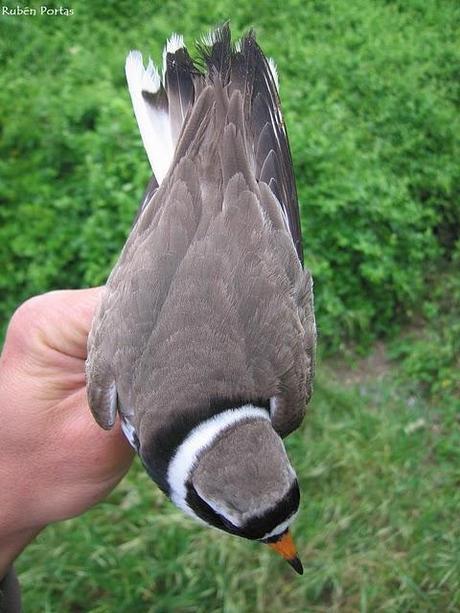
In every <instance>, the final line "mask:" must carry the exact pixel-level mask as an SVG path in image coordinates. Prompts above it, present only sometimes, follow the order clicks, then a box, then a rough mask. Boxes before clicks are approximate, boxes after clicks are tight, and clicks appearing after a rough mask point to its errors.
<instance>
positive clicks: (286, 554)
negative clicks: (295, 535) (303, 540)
mask: <svg viewBox="0 0 460 613" xmlns="http://www.w3.org/2000/svg"><path fill="white" fill-rule="evenodd" d="M267 544H268V545H269V546H270V547H271V548H272V549H274V550H275V551H277V552H278V553H279V554H280V556H282V557H283V558H284V559H285V560H286V561H287V562H289V564H290V565H291V566H292V568H293V569H294V570H295V571H296V572H297V573H299V575H302V574H303V567H302V562H301V561H300V560H299V558H298V556H297V549H296V547H295V545H294V541H293V540H292V536H291V533H290V532H289V530H286V532H284V533H283V534H282V535H281V536H280V538H279V539H278V540H277V541H273V542H271V543H267Z"/></svg>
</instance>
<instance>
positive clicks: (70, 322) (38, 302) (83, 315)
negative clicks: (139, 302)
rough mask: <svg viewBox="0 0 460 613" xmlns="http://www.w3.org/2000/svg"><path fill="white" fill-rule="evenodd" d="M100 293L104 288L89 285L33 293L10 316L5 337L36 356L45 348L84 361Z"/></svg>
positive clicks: (100, 296)
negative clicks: (34, 294) (35, 294)
mask: <svg viewBox="0 0 460 613" xmlns="http://www.w3.org/2000/svg"><path fill="white" fill-rule="evenodd" d="M103 293H104V287H93V288H89V289H78V290H58V291H53V292H48V293H46V294H41V295H40V296H35V297H33V298H31V299H29V300H27V301H26V302H24V304H22V305H21V306H20V307H19V308H18V309H17V311H16V312H15V314H14V315H13V318H12V320H11V322H10V326H9V329H8V334H7V340H8V339H9V340H10V341H13V345H14V346H16V347H17V348H22V350H23V351H27V352H28V353H29V354H30V353H31V352H37V353H38V355H37V357H39V356H40V354H41V351H42V350H43V349H44V348H46V349H52V350H55V351H57V352H59V353H61V354H64V355H65V356H68V357H74V358H79V359H82V360H84V359H86V354H87V350H86V345H87V341H88V334H89V331H90V329H91V322H92V320H93V317H94V313H95V311H96V308H97V306H98V304H99V302H100V300H101V299H102V296H103ZM10 344H11V343H10Z"/></svg>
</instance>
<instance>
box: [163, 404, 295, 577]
mask: <svg viewBox="0 0 460 613" xmlns="http://www.w3.org/2000/svg"><path fill="white" fill-rule="evenodd" d="M167 478H168V484H169V489H170V491H169V495H170V498H171V500H172V501H173V502H174V503H175V504H176V505H177V506H178V507H179V508H181V509H182V510H183V511H185V512H186V513H187V514H189V515H191V516H193V517H195V518H196V519H198V520H201V521H203V522H205V523H206V524H208V525H210V526H214V527H216V528H219V529H221V530H224V531H226V532H229V533H231V534H235V535H237V536H241V537H243V538H247V539H252V540H259V541H261V542H263V543H266V544H268V545H270V546H271V547H272V548H273V549H275V550H276V551H277V552H278V553H280V554H281V555H282V556H283V557H284V558H285V559H286V560H287V561H288V562H289V563H290V564H291V566H293V568H294V569H295V570H296V571H297V572H298V573H300V574H301V573H302V564H301V563H300V560H299V559H298V557H297V553H296V549H295V546H294V543H293V541H292V538H291V535H290V532H289V525H290V524H291V522H292V521H293V519H294V517H295V515H296V513H297V510H298V507H299V487H298V484H297V479H296V475H295V472H294V470H293V469H292V467H291V465H290V463H289V460H288V457H287V455H286V451H285V448H284V445H283V442H282V440H281V438H280V437H279V436H278V434H277V433H276V432H275V431H274V429H273V427H272V425H271V422H270V419H269V415H268V412H267V411H266V410H265V409H260V408H256V407H254V406H252V405H246V406H243V407H240V408H238V409H231V410H227V411H224V412H223V413H220V414H218V415H216V416H215V417H212V418H211V419H208V420H206V421H204V422H203V423H201V424H200V425H199V426H197V427H196V428H195V429H193V430H192V431H191V432H190V434H189V435H188V436H187V437H186V438H185V440H184V441H183V442H182V443H181V444H180V445H179V447H178V449H177V450H176V453H175V455H174V456H173V458H172V460H171V462H170V465H169V468H168V475H167Z"/></svg>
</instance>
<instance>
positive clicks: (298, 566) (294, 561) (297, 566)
mask: <svg viewBox="0 0 460 613" xmlns="http://www.w3.org/2000/svg"><path fill="white" fill-rule="evenodd" d="M288 562H289V564H290V565H291V566H292V568H293V569H294V570H295V572H296V573H298V574H299V575H303V566H302V562H301V561H300V560H299V558H298V557H297V556H296V557H295V558H291V559H290V560H288Z"/></svg>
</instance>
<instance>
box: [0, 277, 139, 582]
mask: <svg viewBox="0 0 460 613" xmlns="http://www.w3.org/2000/svg"><path fill="white" fill-rule="evenodd" d="M102 291H103V290H102V288H93V289H86V290H64V291H56V292H50V293H48V294H43V295H41V296H37V297H35V298H32V299H30V300H28V301H27V302H25V303H24V304H23V305H22V306H20V307H19V309H18V310H17V311H16V313H15V314H14V315H13V317H12V319H11V322H10V325H9V328H8V331H7V335H6V340H5V344H4V347H3V352H2V355H1V357H0V499H1V504H0V578H1V577H2V574H3V573H4V572H5V571H6V569H7V567H8V566H9V564H10V563H11V562H12V560H13V559H14V557H16V555H18V553H19V552H20V551H21V550H22V548H23V547H24V546H25V545H26V544H27V542H29V540H31V539H32V538H33V537H34V536H35V534H37V533H38V532H39V531H40V530H41V529H42V528H43V527H44V526H46V525H47V524H49V523H52V522H55V521H59V520H63V519H67V518H69V517H73V516H75V515H79V514H81V513H83V512H84V511H86V510H87V509H88V508H89V507H91V506H92V505H94V504H95V503H96V502H98V501H99V500H102V499H103V498H104V497H105V496H106V495H107V494H108V493H109V492H110V491H111V490H112V489H113V488H114V487H115V485H116V484H117V483H118V481H119V480H120V479H121V478H122V477H123V475H124V474H125V473H126V471H127V470H128V468H129V466H130V464H131V461H132V458H133V452H132V450H131V447H130V446H129V444H128V443H127V441H126V440H125V437H124V436H123V434H122V432H121V429H120V427H119V424H118V423H117V424H116V426H115V427H114V428H113V429H112V430H110V431H108V432H106V431H104V430H102V429H101V428H100V427H99V426H97V424H96V422H95V421H94V419H93V417H92V415H91V413H90V410H89V408H88V404H87V400H86V389H85V359H86V342H87V337H88V333H89V330H90V327H91V320H92V317H93V314H94V310H95V308H96V306H97V303H98V301H99V299H100V296H101V292H102Z"/></svg>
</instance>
